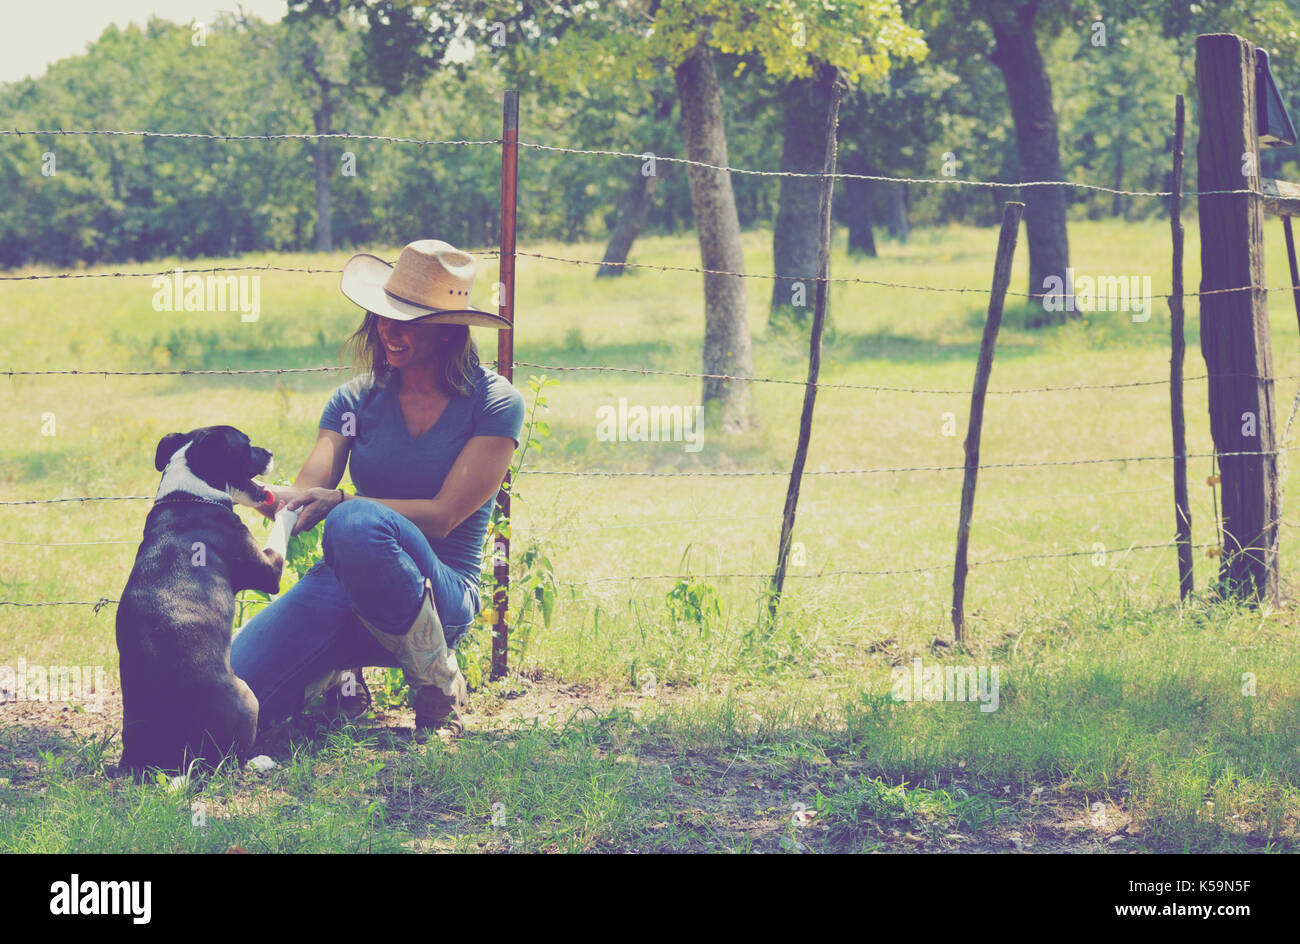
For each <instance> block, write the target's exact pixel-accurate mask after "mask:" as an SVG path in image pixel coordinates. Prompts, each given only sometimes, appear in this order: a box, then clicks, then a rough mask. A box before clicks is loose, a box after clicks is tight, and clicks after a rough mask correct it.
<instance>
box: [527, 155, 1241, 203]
mask: <svg viewBox="0 0 1300 944" xmlns="http://www.w3.org/2000/svg"><path fill="white" fill-rule="evenodd" d="M519 146H520V147H523V148H532V149H534V150H538V151H555V152H558V153H562V154H588V155H597V156H601V157H631V158H635V159H637V160H640V161H646V160H648V159H651V158H653V160H654V161H656V162H658V161H663V162H664V163H667V164H682V165H684V166H687V167H703V168H706V169H708V170H725V171H727V172H728V173H730V174H744V175H748V176H752V177H816V178H825V177H830V178H832V179H835V180H867V181H873V182H877V183H891V184H949V185H953V186H965V187H991V188H993V189H1005V190H1023V189H1026V188H1031V187H1074V188H1076V189H1079V190H1091V191H1095V192H1097V193H1109V194H1115V195H1118V196H1124V197H1170V196H1173V192H1172V191H1169V190H1116V189H1114V188H1112V187H1104V186H1101V185H1098V184H1085V183H1079V182H1078V181H1073V180H1026V181H1020V182H1019V183H1012V182H1008V181H1001V180H970V179H967V178H962V177H887V176H883V175H879V174H853V173H847V172H845V171H836V172H835V173H833V174H828V173H825V172H817V171H811V172H799V171H783V170H748V169H746V168H743V167H729V166H727V165H725V164H710V163H708V162H706V161H693V160H689V159H687V158H684V157H662V156H660V155H658V154H651V153H650V152H645V153H642V154H633V153H632V152H630V151H610V150H603V149H598V148H570V147H560V146H558V145H553V144H538V143H537V142H534V141H520V142H519ZM1247 193H1259V191H1257V190H1249V189H1242V190H1185V191H1183V194H1182V195H1183V196H1184V197H1209V196H1219V195H1228V194H1247Z"/></svg>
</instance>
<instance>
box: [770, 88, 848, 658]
mask: <svg viewBox="0 0 1300 944" xmlns="http://www.w3.org/2000/svg"><path fill="white" fill-rule="evenodd" d="M842 88H843V86H842V84H841V79H840V77H839V74H838V72H837V73H836V74H835V75H833V76H832V77H831V101H830V107H829V108H828V109H827V112H826V159H825V162H824V163H823V166H822V192H821V200H820V201H819V202H820V216H819V217H818V225H817V230H818V233H819V236H820V239H819V243H820V244H819V247H818V252H817V294H816V299H815V301H814V302H813V321H812V332H811V334H810V336H809V340H808V382H807V384H806V385H805V386H804V388H803V412H802V413H800V415H799V439H798V441H797V442H796V444H795V449H794V463H793V465H792V466H791V468H790V482H789V484H788V485H787V486H786V492H785V508H784V510H783V512H782V515H781V540H780V543H779V544H778V545H777V552H776V571H775V573H773V574H772V582H771V585H770V587H769V589H768V597H767V624H768V631H769V632H770V631H771V630H772V629H773V628H774V627H775V625H776V611H777V607H778V606H779V605H780V603H781V593H782V591H783V589H784V587H785V571H786V567H787V565H788V564H789V560H790V538H791V536H792V535H793V534H794V516H795V511H796V509H798V507H799V486H800V484H801V483H802V481H803V467H804V463H805V462H806V461H807V459H808V441H809V439H811V438H812V418H813V407H814V406H815V405H816V403H817V378H818V376H819V374H820V372H821V363H822V329H823V328H824V327H825V325H826V306H827V304H829V302H830V293H831V286H830V273H831V219H832V218H831V199H832V197H833V196H834V193H835V144H836V126H837V125H838V124H839V118H840V93H841V91H842Z"/></svg>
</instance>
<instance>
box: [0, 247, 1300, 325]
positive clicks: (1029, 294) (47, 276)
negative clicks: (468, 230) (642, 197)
mask: <svg viewBox="0 0 1300 944" xmlns="http://www.w3.org/2000/svg"><path fill="white" fill-rule="evenodd" d="M465 251H467V252H472V254H473V255H478V256H484V257H493V256H499V255H500V251H499V250H465ZM515 255H516V256H528V257H530V259H543V260H547V261H552V263H565V264H569V265H597V267H602V268H620V269H655V270H658V272H693V273H699V274H706V276H729V277H732V278H762V280H767V281H785V282H844V283H852V285H874V286H878V287H884V289H906V290H909V291H936V293H948V294H954V293H956V294H970V295H985V294H988V289H967V287H959V286H937V285H914V283H911V282H887V281H881V280H878V278H859V277H857V276H827V277H822V276H777V274H775V273H764V272H731V270H727V269H705V268H701V267H698V265H666V264H656V263H625V261H624V263H608V261H597V260H593V259H569V257H568V256H552V255H549V254H545V252H526V251H523V250H520V251H516V252H515ZM391 264H393V263H390V265H391ZM177 269H179V270H181V272H183V273H185V274H191V276H196V274H208V273H213V272H300V273H308V274H315V276H320V274H339V273H341V272H342V269H316V268H311V267H299V265H270V264H266V265H214V267H205V268H201V269H186V268H183V267H177ZM177 269H168V270H164V272H60V273H40V274H30V276H0V282H32V281H43V280H44V281H48V280H61V278H157V277H160V276H173V274H175V272H177ZM1297 289H1300V286H1297V285H1278V286H1273V287H1270V286H1266V285H1239V286H1234V287H1231V289H1210V290H1208V291H1184V293H1182V295H1180V298H1203V296H1206V295H1226V294H1231V293H1235V291H1261V293H1265V294H1269V293H1274V291H1290V293H1294V291H1296V290H1297ZM1006 294H1008V295H1015V296H1017V298H1040V299H1048V298H1054V299H1060V300H1062V302H1063V300H1065V299H1066V294H1065V293H1063V291H1008V293H1006ZM1071 298H1079V295H1071ZM1127 298H1128V299H1130V300H1145V302H1153V300H1156V299H1170V298H1174V295H1171V294H1169V293H1153V294H1149V295H1128V296H1127ZM1080 311H1082V309H1080Z"/></svg>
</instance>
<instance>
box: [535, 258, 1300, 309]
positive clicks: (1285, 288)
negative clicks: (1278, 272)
mask: <svg viewBox="0 0 1300 944" xmlns="http://www.w3.org/2000/svg"><path fill="white" fill-rule="evenodd" d="M515 255H517V256H529V257H531V258H534V259H546V260H549V261H551V262H567V263H569V264H571V265H587V266H601V267H611V268H621V269H655V270H658V271H660V272H699V273H703V274H704V275H728V276H731V277H732V278H737V279H767V280H773V281H778V282H780V281H785V282H846V283H853V284H857V285H876V286H880V287H882V288H903V289H908V290H910V291H914V292H949V293H952V292H956V293H962V294H972V295H987V294H988V291H989V290H988V289H987V288H957V287H946V286H936V285H914V284H912V283H909V282H884V281H881V280H879V279H863V278H858V277H857V276H847V275H845V276H827V277H825V278H823V277H821V276H817V275H775V274H769V273H766V272H731V271H729V270H727V269H702V268H699V267H698V266H674V265H660V264H656V263H653V262H603V261H601V262H597V261H594V260H591V259H570V258H568V257H567V256H551V255H547V254H546V253H541V252H523V251H519V252H516V253H515ZM1296 288H1300V286H1295V285H1279V286H1276V287H1275V288H1269V287H1267V286H1264V285H1239V286H1236V287H1234V288H1216V289H1211V290H1209V291H1206V292H1183V293H1182V296H1181V297H1183V298H1198V297H1201V296H1205V295H1226V294H1228V293H1231V292H1251V291H1256V292H1265V293H1267V292H1291V291H1294V290H1295V289H1296ZM1007 294H1008V295H1015V296H1016V297H1017V298H1057V299H1060V300H1062V301H1064V300H1065V298H1066V295H1065V293H1064V292H1007ZM1073 297H1076V298H1077V297H1078V296H1077V295H1076V296H1073ZM1172 297H1173V296H1172V295H1170V294H1168V293H1163V294H1161V293H1153V294H1151V295H1130V296H1129V298H1130V299H1145V300H1148V301H1152V300H1155V299H1157V298H1172Z"/></svg>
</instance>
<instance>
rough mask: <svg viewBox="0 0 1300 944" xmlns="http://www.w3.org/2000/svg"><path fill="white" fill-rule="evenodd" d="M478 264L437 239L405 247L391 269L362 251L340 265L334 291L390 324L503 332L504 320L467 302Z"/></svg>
mask: <svg viewBox="0 0 1300 944" xmlns="http://www.w3.org/2000/svg"><path fill="white" fill-rule="evenodd" d="M477 269H478V263H477V262H476V261H475V259H474V257H473V256H471V255H470V254H469V253H467V252H463V251H462V250H460V249H457V248H456V247H455V246H453V245H451V244H450V243H446V242H443V241H442V240H441V239H420V240H416V241H415V242H413V243H407V244H406V246H405V247H404V248H403V249H402V254H401V255H400V256H398V257H397V264H396V265H389V264H388V263H387V262H385V261H384V260H383V259H380V258H379V257H378V256H372V255H371V254H370V253H368V252H361V253H357V255H355V256H353V257H352V258H351V259H349V260H348V261H347V264H346V265H344V266H343V278H342V282H341V285H340V288H341V289H342V290H343V294H344V295H346V296H347V297H348V299H350V300H351V301H352V302H354V303H356V304H357V305H360V306H361V307H362V308H364V309H365V310H366V311H373V312H374V313H375V314H377V315H382V316H383V317H385V318H392V319H394V320H395V321H418V322H419V323H420V324H463V325H478V326H480V327H484V328H496V329H498V330H509V329H510V322H509V321H508V320H507V319H505V318H502V317H501V316H500V315H498V314H495V313H494V312H490V311H484V310H483V309H481V308H475V307H474V306H473V305H471V304H470V303H469V293H470V289H472V288H473V287H474V275H475V272H476V271H477Z"/></svg>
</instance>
